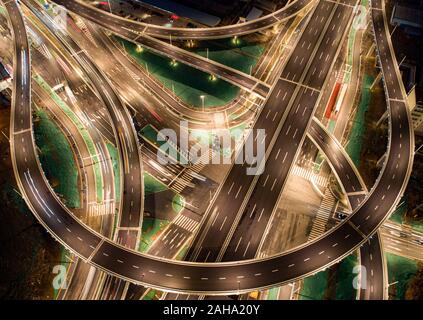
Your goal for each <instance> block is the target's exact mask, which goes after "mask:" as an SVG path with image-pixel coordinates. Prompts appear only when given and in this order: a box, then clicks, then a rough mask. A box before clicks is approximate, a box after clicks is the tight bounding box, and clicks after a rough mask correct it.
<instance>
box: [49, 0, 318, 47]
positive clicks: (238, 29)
mask: <svg viewBox="0 0 423 320" xmlns="http://www.w3.org/2000/svg"><path fill="white" fill-rule="evenodd" d="M52 2H54V3H56V4H59V5H62V6H64V7H65V8H67V9H68V10H70V11H73V12H75V13H78V14H80V15H84V16H87V17H89V16H92V17H93V18H94V19H101V20H104V21H105V22H107V23H109V24H112V23H118V25H119V26H120V27H122V28H127V29H129V30H134V31H137V32H140V33H143V34H147V35H150V36H154V37H159V38H166V39H168V38H169V37H170V36H171V37H172V38H174V39H176V38H178V39H218V38H228V37H233V36H239V35H244V34H248V33H253V32H257V31H260V30H263V29H266V28H269V27H271V26H273V25H275V24H277V23H279V22H281V21H284V20H287V19H289V18H291V17H293V16H295V15H297V14H298V13H300V12H301V11H302V10H304V9H306V8H307V7H308V6H309V5H310V4H312V3H313V2H314V0H294V1H291V3H290V4H289V5H287V6H285V7H283V8H281V9H279V10H277V11H275V12H273V13H271V14H268V15H266V16H263V17H260V18H258V19H255V20H252V21H248V22H244V23H238V24H233V25H229V26H222V27H214V28H169V27H166V26H157V25H153V24H147V23H142V22H137V21H133V20H129V19H125V18H122V17H119V16H116V15H113V14H110V13H109V12H106V11H103V10H100V9H98V8H96V7H94V6H91V5H89V4H86V3H84V2H83V1H79V0H70V1H69V0H52Z"/></svg>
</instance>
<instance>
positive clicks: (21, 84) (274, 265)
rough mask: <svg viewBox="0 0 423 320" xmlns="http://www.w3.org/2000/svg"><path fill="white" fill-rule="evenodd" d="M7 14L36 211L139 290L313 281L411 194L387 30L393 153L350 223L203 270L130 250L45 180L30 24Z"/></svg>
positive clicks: (16, 138)
mask: <svg viewBox="0 0 423 320" xmlns="http://www.w3.org/2000/svg"><path fill="white" fill-rule="evenodd" d="M6 8H8V9H10V8H12V9H10V10H9V12H11V18H12V19H11V23H12V27H13V30H14V34H15V70H14V73H15V74H14V75H15V77H14V79H15V90H14V96H13V103H12V104H13V106H12V126H11V130H12V132H11V143H12V158H13V165H14V170H15V175H16V178H17V180H18V183H19V187H20V189H21V191H22V194H23V195H24V197H25V200H26V202H27V203H28V205H29V207H30V208H31V210H32V212H33V213H34V214H35V215H36V216H37V218H38V219H39V221H40V222H41V223H42V224H43V225H44V227H46V229H47V230H48V231H49V232H50V233H52V234H53V236H54V237H55V238H56V239H57V240H59V241H60V242H61V243H62V244H64V245H65V246H66V247H67V248H69V249H70V250H71V251H73V252H75V253H76V254H77V255H79V256H80V257H82V258H84V260H86V261H88V262H90V263H92V264H93V265H95V266H97V267H99V268H101V269H102V270H104V271H106V272H109V273H111V274H114V275H116V276H119V277H121V278H123V279H125V280H129V281H132V282H134V283H139V284H143V285H147V286H150V287H153V288H158V289H163V290H168V291H178V292H195V293H208V294H230V293H242V292H248V291H252V290H254V289H259V288H260V289H261V288H268V287H272V286H274V285H277V284H282V283H286V282H288V281H292V280H294V279H298V278H300V277H303V276H305V275H309V274H312V273H314V272H316V271H318V270H320V269H322V268H324V267H327V266H329V265H331V264H334V263H336V262H338V261H340V260H341V259H342V258H344V257H345V256H347V255H348V254H349V253H350V252H352V251H353V250H355V249H356V248H358V247H359V246H360V245H361V244H362V243H364V242H365V241H366V238H367V237H368V236H370V235H371V234H373V233H374V232H376V230H377V228H378V227H379V226H380V225H381V224H382V223H383V221H384V220H385V219H386V218H387V216H388V215H389V213H390V212H391V210H393V209H394V208H395V206H396V205H397V203H398V201H399V199H400V197H401V195H402V193H403V191H404V189H405V186H406V183H407V181H408V177H409V174H410V170H411V164H412V153H413V148H414V143H413V142H414V141H413V136H412V131H411V128H410V120H409V111H408V109H407V106H406V102H405V100H404V96H405V95H403V94H402V93H403V92H404V91H403V88H401V86H402V84H401V83H400V82H399V81H400V80H398V79H400V77H397V75H398V74H399V72H398V66H397V64H396V59H395V56H394V55H393V54H392V51H391V50H390V49H389V47H388V46H386V45H385V46H384V45H383V43H382V45H381V46H380V44H381V41H380V40H383V42H384V43H388V42H389V45H390V46H391V44H390V39H389V37H388V35H389V34H388V33H386V31H385V30H382V31H383V32H380V39H378V33H376V38H377V44H378V51H379V55H380V57H381V61H382V63H381V65H382V69H383V71H384V76H385V83H387V84H388V85H389V87H388V94H389V102H390V104H389V110H390V116H391V117H390V119H391V122H390V129H391V130H390V144H389V151H388V154H387V157H386V162H385V165H384V167H383V169H382V173H381V175H380V177H379V179H378V181H377V183H376V185H375V186H374V187H373V189H372V190H371V191H370V194H369V195H368V197H367V198H366V200H365V201H364V202H363V203H362V204H361V205H360V206H359V207H358V209H356V210H355V211H354V212H353V213H352V214H351V216H350V217H348V218H347V219H345V220H344V221H343V222H342V223H340V224H339V225H338V226H336V227H335V228H333V229H332V230H331V231H329V232H328V233H327V234H325V235H324V236H322V237H320V238H318V239H316V240H314V241H312V242H310V243H307V245H305V246H301V247H298V248H294V249H292V250H290V251H288V252H285V253H283V254H279V255H275V256H272V257H268V258H265V259H257V260H247V261H242V262H239V261H238V262H230V263H217V264H216V263H207V264H204V263H203V264H200V263H187V262H180V261H170V260H166V259H159V258H155V257H152V256H149V255H145V254H141V253H137V252H134V251H131V250H127V249H125V248H123V247H122V246H120V245H117V244H115V243H113V242H111V241H109V240H107V239H105V238H104V237H102V236H101V235H99V234H98V233H96V232H94V231H92V230H90V229H89V228H87V227H85V226H84V225H82V224H81V223H80V222H79V221H78V220H76V219H75V218H74V217H73V216H72V214H71V213H70V212H69V210H67V209H66V208H65V207H64V206H63V205H62V204H61V203H60V201H59V200H58V198H57V197H56V196H55V195H54V192H53V190H52V189H51V188H50V187H49V185H48V182H47V181H46V179H45V177H44V175H43V174H42V171H41V168H40V166H39V163H38V159H37V155H36V151H35V146H34V142H33V135H32V120H31V106H30V85H29V79H30V61H29V49H28V45H27V40H26V33H25V28H24V23H23V20H22V18H21V16H20V12H19V10H18V8H17V7H16V2H14V1H10V2H8V3H7V4H6ZM375 11H377V10H374V14H375V16H376V17H375V19H374V20H375V30H378V23H379V24H380V21H378V17H377V16H378V12H375ZM381 13H382V12H381ZM380 17H382V25H381V26H382V27H384V24H383V23H384V21H386V17H383V15H382V14H380ZM383 18H385V19H383ZM379 19H381V18H379ZM19 22H20V23H19ZM22 35H23V36H22ZM22 37H24V40H22ZM22 42H23V43H22ZM25 43H26V45H24V44H25ZM390 48H392V47H390ZM384 59H385V60H384ZM388 66H389V69H388ZM389 70H392V71H394V72H395V73H396V74H395V76H391V77H389ZM387 76H388V77H387ZM393 89H395V91H393ZM401 89H402V90H401ZM395 92H397V95H395ZM392 99H393V100H392Z"/></svg>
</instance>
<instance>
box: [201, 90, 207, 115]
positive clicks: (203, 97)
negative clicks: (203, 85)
mask: <svg viewBox="0 0 423 320" xmlns="http://www.w3.org/2000/svg"><path fill="white" fill-rule="evenodd" d="M200 98H201V106H202V108H203V111H204V99H205V98H206V96H205V95H203V94H202V95H201V96H200Z"/></svg>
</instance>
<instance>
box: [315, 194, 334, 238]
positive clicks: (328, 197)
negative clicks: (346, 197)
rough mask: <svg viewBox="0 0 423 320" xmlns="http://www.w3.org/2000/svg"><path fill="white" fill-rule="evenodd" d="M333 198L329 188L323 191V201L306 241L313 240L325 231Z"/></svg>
mask: <svg viewBox="0 0 423 320" xmlns="http://www.w3.org/2000/svg"><path fill="white" fill-rule="evenodd" d="M335 202H336V200H335V197H334V196H333V195H332V192H331V191H330V189H329V188H326V189H325V193H324V196H323V201H322V203H321V204H320V208H319V210H317V214H316V218H315V219H314V222H313V226H312V227H311V232H310V235H309V236H308V240H313V239H315V238H317V237H319V236H320V235H322V234H323V233H325V231H326V224H327V222H328V220H329V217H330V215H331V213H332V210H333V208H334V206H335Z"/></svg>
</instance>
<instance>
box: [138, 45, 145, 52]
mask: <svg viewBox="0 0 423 320" xmlns="http://www.w3.org/2000/svg"><path fill="white" fill-rule="evenodd" d="M136 51H137V52H138V53H141V52H143V51H144V48H143V47H141V46H140V45H139V44H137V48H136Z"/></svg>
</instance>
